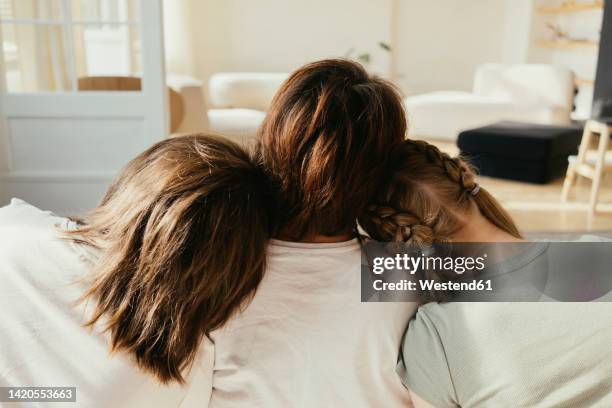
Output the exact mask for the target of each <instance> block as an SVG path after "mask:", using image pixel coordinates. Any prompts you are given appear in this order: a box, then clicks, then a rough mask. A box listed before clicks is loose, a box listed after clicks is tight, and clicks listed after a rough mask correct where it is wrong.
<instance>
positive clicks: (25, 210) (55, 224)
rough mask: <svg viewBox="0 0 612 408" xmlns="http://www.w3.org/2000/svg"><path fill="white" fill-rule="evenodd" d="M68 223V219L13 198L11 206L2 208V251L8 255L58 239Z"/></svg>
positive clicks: (0, 212) (0, 219)
mask: <svg viewBox="0 0 612 408" xmlns="http://www.w3.org/2000/svg"><path fill="white" fill-rule="evenodd" d="M67 223H68V219H66V218H62V217H58V216H56V215H55V214H53V213H52V212H50V211H43V210H40V209H38V208H36V207H34V206H33V205H30V204H28V203H26V202H25V201H23V200H20V199H17V198H13V199H12V200H11V202H10V204H9V205H7V206H4V207H0V251H2V252H4V253H5V254H6V253H9V252H7V251H12V250H13V249H15V248H18V249H19V248H21V250H23V248H26V247H27V246H29V245H33V244H36V243H40V241H42V240H45V239H54V240H55V239H58V238H59V237H60V236H59V231H60V229H61V228H65V227H66V226H67Z"/></svg>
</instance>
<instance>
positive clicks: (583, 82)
mask: <svg viewBox="0 0 612 408" xmlns="http://www.w3.org/2000/svg"><path fill="white" fill-rule="evenodd" d="M594 83H595V81H594V80H592V79H586V78H576V79H574V84H575V85H576V86H592V85H593V84H594Z"/></svg>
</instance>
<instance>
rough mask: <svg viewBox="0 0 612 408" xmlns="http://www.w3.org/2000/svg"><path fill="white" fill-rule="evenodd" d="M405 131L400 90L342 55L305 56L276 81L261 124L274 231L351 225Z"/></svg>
mask: <svg viewBox="0 0 612 408" xmlns="http://www.w3.org/2000/svg"><path fill="white" fill-rule="evenodd" d="M405 133H406V117H405V112H404V108H403V106H402V99H401V96H400V94H399V92H398V91H397V90H396V89H395V88H394V87H393V86H392V85H391V84H390V83H388V82H386V81H384V80H382V79H379V78H376V77H373V76H371V75H369V74H368V73H367V72H366V71H365V70H364V68H363V67H362V66H361V65H359V64H357V63H354V62H351V61H347V60H323V61H318V62H314V63H311V64H308V65H306V66H304V67H302V68H300V69H298V70H297V71H296V72H294V73H293V74H292V75H291V76H290V77H289V79H288V80H287V81H286V82H285V83H284V84H283V85H282V87H281V89H280V90H279V91H278V93H277V94H276V96H275V98H274V100H273V101H272V104H271V107H270V110H269V113H268V115H267V117H266V119H265V121H264V123H263V125H262V127H261V128H260V133H259V139H260V142H261V143H260V154H261V157H262V160H263V163H264V164H265V167H266V170H267V171H269V174H270V176H271V179H272V180H273V181H274V182H275V184H276V187H277V192H278V201H279V204H280V210H281V211H280V213H281V220H280V227H281V234H283V235H285V236H287V237H289V238H292V239H295V240H300V239H303V238H306V237H312V236H315V235H327V236H332V235H338V234H342V233H350V232H351V231H352V230H353V229H354V228H355V225H356V222H355V220H356V218H357V216H358V215H360V214H361V213H362V211H363V210H364V209H365V205H366V204H367V203H368V202H369V201H370V200H371V199H372V197H373V195H374V193H375V191H376V189H377V188H378V185H379V183H380V179H381V178H382V177H383V175H384V174H385V170H386V164H387V161H388V157H389V155H390V153H391V152H392V151H393V149H395V146H396V145H397V144H399V143H400V142H401V141H402V140H403V139H404V136H405Z"/></svg>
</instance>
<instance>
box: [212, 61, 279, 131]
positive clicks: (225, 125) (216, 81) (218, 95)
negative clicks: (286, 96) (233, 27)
mask: <svg viewBox="0 0 612 408" xmlns="http://www.w3.org/2000/svg"><path fill="white" fill-rule="evenodd" d="M288 76H289V74H285V73H255V72H225V73H219V74H214V75H212V76H211V77H210V80H209V81H208V94H209V101H210V105H211V106H210V107H211V109H209V110H208V121H209V124H210V130H211V131H212V132H213V133H218V134H220V135H223V136H226V137H229V138H232V139H235V140H237V141H240V142H246V141H248V139H250V138H252V137H253V136H254V135H255V134H256V133H257V129H258V128H259V125H260V124H261V122H262V121H263V118H264V117H265V116H266V111H267V110H268V107H269V105H270V102H271V101H272V98H273V97H274V94H276V91H277V90H278V89H279V88H280V86H281V84H282V83H283V82H284V81H285V79H287V77H288Z"/></svg>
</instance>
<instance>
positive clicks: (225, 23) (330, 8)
mask: <svg viewBox="0 0 612 408" xmlns="http://www.w3.org/2000/svg"><path fill="white" fill-rule="evenodd" d="M390 6H391V0H377V1H371V0H333V1H329V0H309V1H297V0H294V1H287V0H206V1H192V3H191V15H192V19H193V20H192V27H193V29H194V31H193V33H194V36H195V40H194V49H195V54H196V57H195V59H196V62H195V65H196V71H197V73H198V74H199V76H200V77H204V78H206V77H207V76H208V75H210V74H211V73H214V72H219V71H271V72H288V71H292V70H294V69H295V68H297V67H299V66H300V65H302V64H304V63H306V62H309V61H312V60H316V59H321V58H327V57H338V56H343V55H345V54H346V52H347V51H348V50H349V49H350V48H355V49H356V50H359V51H369V52H372V53H373V64H372V69H373V70H375V71H378V72H381V73H384V74H387V73H388V69H389V57H388V55H386V53H385V52H383V51H382V50H379V49H378V47H377V45H376V44H377V42H378V41H386V42H388V41H389V38H390V26H389V16H390Z"/></svg>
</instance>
